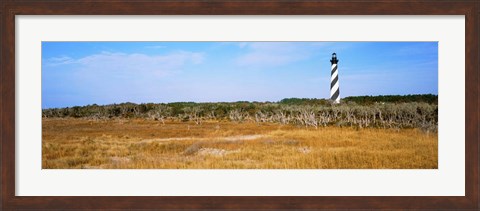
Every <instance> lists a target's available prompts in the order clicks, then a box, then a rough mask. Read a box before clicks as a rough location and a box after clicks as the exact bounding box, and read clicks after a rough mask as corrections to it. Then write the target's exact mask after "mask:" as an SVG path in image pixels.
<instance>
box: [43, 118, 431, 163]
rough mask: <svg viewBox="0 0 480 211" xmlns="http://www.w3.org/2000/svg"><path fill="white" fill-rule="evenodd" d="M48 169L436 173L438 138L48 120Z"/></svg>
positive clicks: (266, 126) (248, 125)
mask: <svg viewBox="0 0 480 211" xmlns="http://www.w3.org/2000/svg"><path fill="white" fill-rule="evenodd" d="M42 123H43V124H42V140H43V141H42V167H43V168H44V169H71V168H92V169H98V168H102V169H148V168H158V169H436V168H437V167H438V135H437V134H436V133H424V132H422V131H420V130H418V129H401V130H392V129H371V128H367V129H355V128H351V127H348V128H340V127H325V128H319V129H315V128H305V127H298V126H294V125H280V124H273V123H261V124H257V123H254V122H245V123H235V122H229V121H221V122H218V121H212V122H204V123H203V124H201V125H196V124H194V123H192V122H173V121H166V122H165V124H162V123H160V122H158V121H153V120H144V119H117V120H106V121H102V120H100V121H93V120H83V119H73V118H66V119H48V118H45V119H43V120H42Z"/></svg>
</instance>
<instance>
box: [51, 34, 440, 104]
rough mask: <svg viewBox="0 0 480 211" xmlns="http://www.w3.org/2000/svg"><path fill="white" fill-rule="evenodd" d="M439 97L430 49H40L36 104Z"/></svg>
mask: <svg viewBox="0 0 480 211" xmlns="http://www.w3.org/2000/svg"><path fill="white" fill-rule="evenodd" d="M333 52H336V53H337V57H338V59H339V60H340V61H339V63H338V71H339V83H340V96H341V97H347V96H358V95H404V94H438V43H437V42H42V107H43V108H54V107H70V106H77V105H79V106H82V105H88V104H99V105H103V104H112V103H122V102H134V103H149V102H153V103H166V102H180V101H194V102H231V101H279V100H281V99H283V98H291V97H296V98H329V94H330V90H329V89H330V61H329V60H330V58H331V54H332V53H333Z"/></svg>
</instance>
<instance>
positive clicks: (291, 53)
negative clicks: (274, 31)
mask: <svg viewBox="0 0 480 211" xmlns="http://www.w3.org/2000/svg"><path fill="white" fill-rule="evenodd" d="M238 45H239V47H240V48H246V49H247V50H248V52H247V53H246V54H244V55H241V56H240V57H238V58H237V59H236V63H237V64H238V65H241V66H262V67H263V66H281V65H286V64H290V63H293V62H297V61H300V60H304V59H307V58H309V57H310V56H311V54H312V50H311V49H310V48H309V47H312V46H305V45H302V44H299V43H291V42H251V43H239V44H238Z"/></svg>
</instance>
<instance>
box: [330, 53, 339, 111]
mask: <svg viewBox="0 0 480 211" xmlns="http://www.w3.org/2000/svg"><path fill="white" fill-rule="evenodd" d="M330 62H331V63H332V77H331V79H330V99H331V100H332V102H333V103H340V85H339V83H338V59H337V54H336V53H333V54H332V59H331V60H330Z"/></svg>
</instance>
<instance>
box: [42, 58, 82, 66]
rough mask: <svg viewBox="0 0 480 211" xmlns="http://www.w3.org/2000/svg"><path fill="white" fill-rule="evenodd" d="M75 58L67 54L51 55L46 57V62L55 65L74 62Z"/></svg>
mask: <svg viewBox="0 0 480 211" xmlns="http://www.w3.org/2000/svg"><path fill="white" fill-rule="evenodd" d="M74 62H75V60H74V59H72V58H71V57H68V56H60V57H52V58H49V59H47V61H46V63H47V65H50V66H57V65H63V64H71V63H74Z"/></svg>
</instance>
